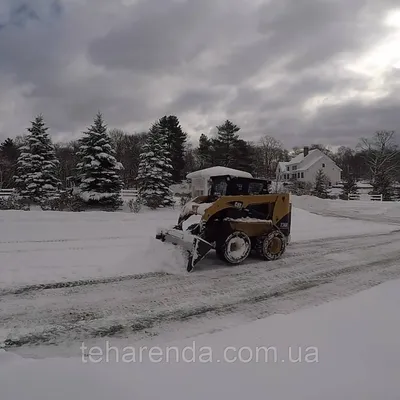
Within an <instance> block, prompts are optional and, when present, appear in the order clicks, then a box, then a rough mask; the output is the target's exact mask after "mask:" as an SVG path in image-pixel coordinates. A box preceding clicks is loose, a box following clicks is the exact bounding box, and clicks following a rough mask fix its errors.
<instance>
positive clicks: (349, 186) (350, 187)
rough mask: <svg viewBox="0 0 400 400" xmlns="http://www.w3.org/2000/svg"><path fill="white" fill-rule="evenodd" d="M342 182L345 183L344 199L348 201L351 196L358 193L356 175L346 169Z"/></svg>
mask: <svg viewBox="0 0 400 400" xmlns="http://www.w3.org/2000/svg"><path fill="white" fill-rule="evenodd" d="M342 181H343V189H342V193H341V198H342V199H344V200H347V199H348V198H349V194H357V193H358V186H357V179H356V177H355V176H354V174H353V173H351V172H350V170H349V168H346V169H345V170H344V171H343V175H342Z"/></svg>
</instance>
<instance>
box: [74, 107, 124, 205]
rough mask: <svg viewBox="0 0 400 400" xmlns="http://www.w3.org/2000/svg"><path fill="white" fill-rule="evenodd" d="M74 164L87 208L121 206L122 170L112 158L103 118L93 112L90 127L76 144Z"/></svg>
mask: <svg viewBox="0 0 400 400" xmlns="http://www.w3.org/2000/svg"><path fill="white" fill-rule="evenodd" d="M78 156H79V158H80V162H79V163H78V165H77V175H78V182H79V191H80V197H81V198H82V199H83V200H84V201H85V202H86V203H87V204H88V205H90V206H101V207H106V208H111V209H117V208H118V207H120V206H121V205H122V198H121V189H122V186H123V184H122V180H121V178H120V176H119V171H120V170H121V169H122V168H123V167H122V164H121V163H119V162H118V161H117V160H116V158H115V151H114V149H113V148H112V146H111V139H110V137H109V135H108V133H107V126H106V125H105V123H104V121H103V116H102V114H101V113H100V112H99V113H97V115H96V117H95V119H94V124H93V125H91V126H90V128H88V130H87V131H86V132H84V136H83V137H82V138H81V139H80V141H79V152H78Z"/></svg>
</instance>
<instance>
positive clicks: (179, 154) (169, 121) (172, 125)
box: [159, 115, 187, 183]
mask: <svg viewBox="0 0 400 400" xmlns="http://www.w3.org/2000/svg"><path fill="white" fill-rule="evenodd" d="M159 125H160V129H161V130H162V132H163V135H165V140H166V145H167V150H168V152H169V158H170V159H171V165H172V181H173V182H175V183H177V182H181V181H182V178H183V170H184V168H185V144H186V141H187V134H186V133H185V132H183V130H182V127H181V125H180V123H179V119H178V117H176V116H175V115H169V116H164V117H162V118H161V119H160V121H159Z"/></svg>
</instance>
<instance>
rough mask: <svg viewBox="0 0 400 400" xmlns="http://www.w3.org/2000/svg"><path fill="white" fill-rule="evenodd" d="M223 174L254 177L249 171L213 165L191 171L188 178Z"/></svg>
mask: <svg viewBox="0 0 400 400" xmlns="http://www.w3.org/2000/svg"><path fill="white" fill-rule="evenodd" d="M221 175H231V176H236V177H239V178H252V177H253V176H252V175H251V174H250V173H249V172H245V171H240V170H238V169H233V168H227V167H211V168H206V169H200V170H198V171H194V172H191V173H190V174H187V175H186V178H187V179H193V178H210V177H211V176H221Z"/></svg>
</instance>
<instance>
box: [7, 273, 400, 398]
mask: <svg viewBox="0 0 400 400" xmlns="http://www.w3.org/2000/svg"><path fill="white" fill-rule="evenodd" d="M399 303H400V281H399V280H397V281H393V282H389V283H385V284H383V285H381V286H378V287H376V288H373V289H370V290H367V291H364V292H362V293H360V294H358V295H356V296H353V297H350V298H347V299H344V300H339V301H335V302H331V303H329V304H325V305H322V306H319V307H314V308H311V309H308V310H302V311H299V312H297V313H293V314H291V315H285V316H283V315H276V316H273V317H270V318H266V319H263V320H259V321H257V322H253V323H250V324H247V325H244V326H240V327H236V328H232V329H229V330H225V331H223V332H217V333H213V334H205V335H201V336H198V337H196V338H194V339H188V340H184V341H178V342H169V343H157V344H153V347H149V348H148V349H145V348H144V347H136V346H135V345H134V344H131V345H130V346H129V347H126V348H123V349H122V350H121V352H120V353H117V352H116V351H115V350H114V351H110V350H109V351H107V347H100V348H98V349H96V348H92V349H89V351H91V352H92V353H91V356H85V355H83V356H80V357H77V358H69V359H61V358H50V359H44V360H33V359H24V358H22V357H19V356H18V355H14V354H12V353H6V352H1V350H0V388H1V399H2V400H28V399H29V400H43V399H57V400H71V399H85V400H109V399H110V398H118V399H121V400H128V399H129V400H130V399H135V400H145V399H160V398H163V399H171V400H172V399H173V400H183V399H185V400H186V399H193V400H204V399H213V398H219V399H227V400H228V399H229V400H236V399H238V400H239V399H240V400H242V399H243V398H271V399H274V400H292V399H299V400H321V399H324V400H337V399H352V400H377V399H387V400H397V399H399V393H400V381H399V376H400V362H399V360H400V346H399V331H400V313H399V312H398V304H399ZM113 345H114V344H113V343H112V341H111V342H110V343H109V346H110V347H112V346H113ZM110 347H109V348H110Z"/></svg>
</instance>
